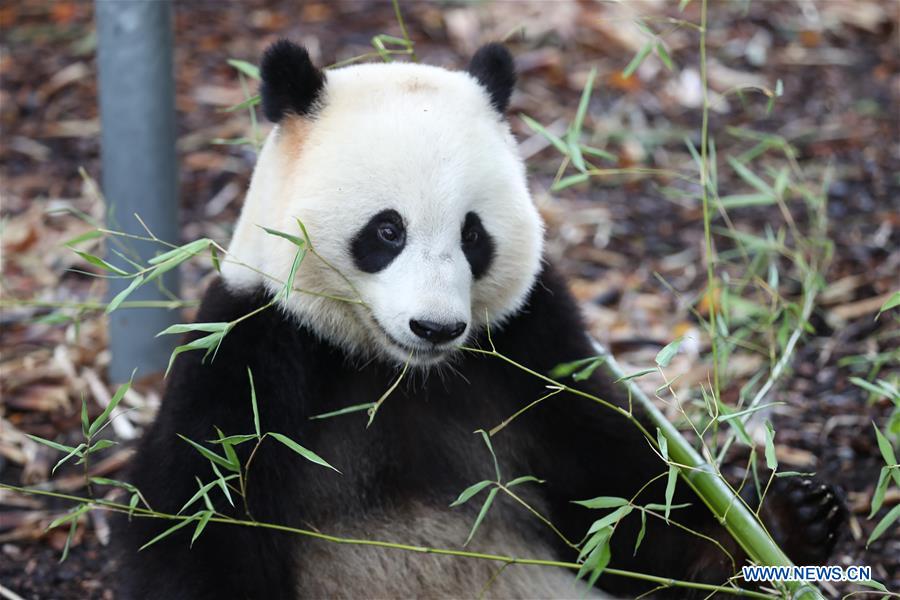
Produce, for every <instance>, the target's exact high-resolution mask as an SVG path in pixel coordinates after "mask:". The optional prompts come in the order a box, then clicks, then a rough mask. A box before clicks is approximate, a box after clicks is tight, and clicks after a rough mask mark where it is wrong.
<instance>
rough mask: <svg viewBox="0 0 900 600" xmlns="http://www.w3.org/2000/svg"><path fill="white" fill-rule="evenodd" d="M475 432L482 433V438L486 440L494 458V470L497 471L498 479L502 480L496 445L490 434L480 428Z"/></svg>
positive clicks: (485, 442)
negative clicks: (493, 443)
mask: <svg viewBox="0 0 900 600" xmlns="http://www.w3.org/2000/svg"><path fill="white" fill-rule="evenodd" d="M475 433H480V434H481V439H482V440H484V445H485V446H487V449H488V451H489V452H490V453H491V458H493V459H494V472H495V473H497V481H500V463H499V462H497V455H496V454H494V447H493V446H492V445H491V438H490V436H489V435H488V434H487V431H485V430H484V429H479V430H477V431H476V432H475Z"/></svg>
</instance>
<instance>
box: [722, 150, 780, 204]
mask: <svg viewBox="0 0 900 600" xmlns="http://www.w3.org/2000/svg"><path fill="white" fill-rule="evenodd" d="M727 159H728V164H730V165H731V168H732V169H734V171H735V172H736V173H737V174H738V175H739V176H740V178H741V179H743V180H744V181H745V182H747V183H748V184H750V186H752V187H754V188H756V189H757V190H759V191H760V192H762V193H763V194H768V195H770V196H773V197H774V196H775V190H773V189H772V186H770V185H769V184H768V183H766V182H765V181H763V180H762V179H760V178H759V176H757V175H756V173H754V172H753V171H751V170H750V169H748V168H747V167H746V166H744V165H742V164H741V163H739V162H738V161H737V160H735V159H734V158H733V157H731V156H729V157H727Z"/></svg>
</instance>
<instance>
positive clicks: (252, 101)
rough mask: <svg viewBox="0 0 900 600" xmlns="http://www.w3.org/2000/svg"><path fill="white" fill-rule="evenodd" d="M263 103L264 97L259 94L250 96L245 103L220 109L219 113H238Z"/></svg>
mask: <svg viewBox="0 0 900 600" xmlns="http://www.w3.org/2000/svg"><path fill="white" fill-rule="evenodd" d="M261 103H262V97H261V96H260V95H259V94H256V95H255V96H250V97H249V98H247V99H246V100H244V101H243V102H239V103H237V104H232V105H231V106H229V107H227V108H223V109H220V110H219V112H223V113H230V112H236V111H239V110H243V109H245V108H253V107H254V106H257V105H258V104H261Z"/></svg>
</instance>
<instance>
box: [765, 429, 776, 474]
mask: <svg viewBox="0 0 900 600" xmlns="http://www.w3.org/2000/svg"><path fill="white" fill-rule="evenodd" d="M766 467H768V468H769V469H771V470H772V471H775V470H777V469H778V458H777V457H776V456H775V429H774V428H773V427H772V422H771V421H769V420H768V419H766Z"/></svg>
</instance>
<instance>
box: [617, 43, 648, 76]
mask: <svg viewBox="0 0 900 600" xmlns="http://www.w3.org/2000/svg"><path fill="white" fill-rule="evenodd" d="M651 50H653V42H652V41H650V42H647V43H646V44H644V47H643V48H641V49H640V50H639V51H638V53H637V54H635V55H634V58H632V59H631V62H630V63H628V66H627V67H625V68H624V69H623V70H622V77H624V78H625V79H628V78H629V77H631V75H632V74H633V73H634V72H635V71H637V68H638V67H639V66H641V63H642V62H644V59H645V58H647V55H648V54H650V51H651Z"/></svg>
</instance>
